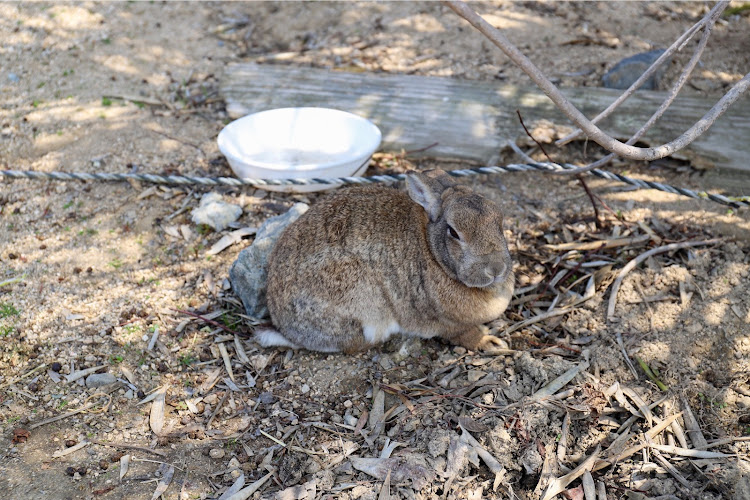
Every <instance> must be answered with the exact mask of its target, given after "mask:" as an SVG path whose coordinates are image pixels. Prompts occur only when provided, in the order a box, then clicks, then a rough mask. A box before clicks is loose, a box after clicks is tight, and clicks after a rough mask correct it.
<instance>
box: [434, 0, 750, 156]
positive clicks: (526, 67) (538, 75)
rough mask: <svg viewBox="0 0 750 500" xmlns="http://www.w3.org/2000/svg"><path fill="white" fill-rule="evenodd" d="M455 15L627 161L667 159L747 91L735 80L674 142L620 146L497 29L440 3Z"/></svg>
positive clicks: (749, 81) (746, 81) (462, 8)
mask: <svg viewBox="0 0 750 500" xmlns="http://www.w3.org/2000/svg"><path fill="white" fill-rule="evenodd" d="M444 3H445V4H446V5H448V6H449V7H450V8H451V9H453V11H454V12H456V13H457V14H458V15H459V16H461V17H463V18H464V19H466V20H467V21H468V22H469V23H470V24H471V25H472V26H474V27H475V28H477V29H478V30H479V31H480V32H481V33H482V34H484V35H485V36H486V37H487V38H488V39H489V40H490V41H491V42H492V43H494V44H495V45H496V46H497V47H498V48H499V49H500V50H502V51H503V52H504V53H505V54H506V55H507V56H508V57H509V58H510V59H511V60H512V61H513V62H514V63H516V64H517V65H518V66H519V67H520V68H521V69H522V70H523V71H524V72H525V73H526V74H527V75H529V77H530V78H531V79H532V80H533V81H534V83H536V84H537V86H538V87H539V88H540V89H541V90H542V91H543V92H544V93H545V94H546V95H547V97H549V98H550V99H551V100H552V102H554V103H555V105H556V106H557V107H558V108H559V109H560V111H562V112H563V113H565V115H566V116H567V117H568V118H570V119H571V120H572V121H573V123H575V124H576V125H577V126H578V127H580V129H581V130H583V132H584V133H585V134H586V135H587V136H588V137H589V138H590V139H591V140H593V141H594V142H596V143H597V144H599V145H600V146H602V147H603V148H604V149H606V150H608V151H611V152H613V153H615V154H617V155H619V156H622V157H624V158H628V159H631V160H658V159H659V158H664V157H665V156H669V155H671V154H673V153H675V152H676V151H679V150H680V149H682V148H684V147H685V146H687V145H688V144H690V143H691V142H693V141H694V140H695V139H696V138H697V137H699V136H700V135H701V134H703V133H704V132H705V131H706V130H708V128H709V127H710V126H711V125H712V124H713V123H714V122H715V121H716V119H717V118H718V117H719V116H721V115H722V114H723V113H724V112H725V111H726V110H727V108H729V106H731V105H732V103H734V102H735V101H736V100H737V99H738V98H739V97H740V96H741V95H742V93H743V92H745V91H746V90H747V89H748V88H750V73H748V74H747V75H745V76H744V77H743V78H742V79H741V80H740V81H738V82H737V83H736V84H735V85H734V86H733V87H732V88H731V89H730V90H729V92H727V93H726V94H725V95H724V96H723V97H722V98H721V99H720V100H719V102H717V103H716V104H715V105H714V106H713V107H712V108H711V109H710V110H709V111H708V112H707V113H706V114H705V115H703V117H702V118H701V119H699V120H698V121H697V122H696V123H695V124H694V125H693V126H692V127H690V128H689V129H688V130H687V131H686V132H685V133H684V134H682V135H681V136H680V137H678V138H677V139H675V140H673V141H672V142H669V143H667V144H662V145H661V146H657V147H654V148H637V147H634V146H630V145H627V144H624V143H622V142H620V141H618V140H616V139H614V138H612V137H611V136H609V135H607V134H606V133H605V132H604V131H602V130H601V129H600V128H599V127H597V126H596V125H594V124H593V123H591V121H590V120H589V119H588V118H586V117H585V116H584V115H583V113H581V112H580V111H579V110H578V109H577V108H576V107H575V106H573V105H572V104H571V103H570V101H568V99H567V98H566V97H565V96H564V95H563V94H562V93H561V92H560V90H559V89H558V88H557V87H556V86H555V85H554V84H553V83H552V82H550V81H549V79H547V77H545V76H544V74H543V73H542V72H541V71H540V70H539V68H537V67H536V66H535V65H534V63H532V62H531V61H530V60H529V58H527V57H526V56H525V55H523V53H521V51H520V50H518V49H517V48H516V47H515V46H514V45H513V44H512V43H511V42H510V40H508V39H507V38H506V37H505V36H504V35H503V34H502V33H501V32H500V31H499V30H498V29H496V28H494V27H493V26H492V25H490V24H489V23H487V21H485V20H484V19H482V18H481V17H480V16H479V15H478V14H477V13H476V12H474V11H473V10H472V9H471V8H469V6H467V5H466V4H465V3H463V2H459V1H452V0H451V1H448V0H446V1H445V2H444Z"/></svg>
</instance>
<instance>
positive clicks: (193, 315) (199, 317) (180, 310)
mask: <svg viewBox="0 0 750 500" xmlns="http://www.w3.org/2000/svg"><path fill="white" fill-rule="evenodd" d="M172 310H173V311H177V312H178V313H182V314H187V315H188V316H192V317H194V318H198V319H199V320H201V321H205V322H206V323H208V324H209V325H214V326H215V327H217V328H221V329H222V330H225V331H227V332H229V333H231V334H232V335H237V332H235V331H234V330H232V329H230V328H227V327H226V326H224V325H222V324H221V323H219V322H217V321H214V320H212V319H208V318H206V317H203V316H201V315H200V314H196V313H194V312H190V311H185V310H184V309H174V308H173V309H172Z"/></svg>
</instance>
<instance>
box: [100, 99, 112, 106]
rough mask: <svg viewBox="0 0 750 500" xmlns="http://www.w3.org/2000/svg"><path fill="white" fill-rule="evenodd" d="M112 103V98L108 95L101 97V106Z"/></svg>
mask: <svg viewBox="0 0 750 500" xmlns="http://www.w3.org/2000/svg"><path fill="white" fill-rule="evenodd" d="M111 105H112V99H110V98H109V97H102V106H111Z"/></svg>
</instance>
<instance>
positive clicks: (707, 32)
mask: <svg viewBox="0 0 750 500" xmlns="http://www.w3.org/2000/svg"><path fill="white" fill-rule="evenodd" d="M728 3H729V2H728V1H723V2H719V3H718V4H717V5H716V7H714V9H713V10H711V12H713V14H712V15H711V17H710V18H709V19H708V22H706V24H705V26H704V28H703V36H702V37H701V40H700V42H699V43H698V46H697V47H696V49H695V52H694V53H693V57H691V58H690V61H688V63H687V65H686V66H685V69H683V70H682V73H681V74H680V76H679V78H677V81H675V83H674V85H673V86H672V88H671V89H670V91H669V93H668V94H667V98H666V99H664V102H662V103H661V105H660V106H659V108H658V109H657V110H656V111H655V112H654V114H653V115H651V118H649V119H648V121H647V122H646V123H644V124H643V126H642V127H641V128H640V129H639V130H638V132H636V133H635V134H633V136H632V137H631V138H630V139H628V141H627V142H626V143H625V144H628V145H632V144H635V142H636V141H637V140H638V139H640V138H641V137H643V134H645V133H646V132H647V131H648V129H650V128H651V127H652V126H653V124H654V123H656V121H657V120H659V118H661V117H662V115H663V114H664V112H665V111H667V108H669V106H671V105H672V103H673V102H674V100H675V98H676V97H677V94H679V93H680V90H682V87H683V86H684V85H685V82H687V79H688V77H689V76H690V73H692V72H693V69H694V68H695V65H696V64H698V61H700V58H701V56H702V55H703V50H704V49H705V48H706V44H707V43H708V38H709V37H710V36H711V28H712V27H713V25H714V23H715V22H716V19H718V18H719V16H720V15H721V12H722V10H724V7H726V4H728ZM722 4H724V7H722V8H721V9H719V8H718V7H719V6H721V5H722ZM614 157H615V155H614V153H610V154H608V155H607V156H605V157H604V158H601V159H599V160H597V161H595V162H593V163H591V164H590V165H586V166H585V167H582V168H580V169H578V171H579V172H588V171H589V170H593V169H595V168H599V167H603V166H604V165H606V164H607V163H609V162H610V161H611V160H612V158H614Z"/></svg>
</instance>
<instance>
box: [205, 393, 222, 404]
mask: <svg viewBox="0 0 750 500" xmlns="http://www.w3.org/2000/svg"><path fill="white" fill-rule="evenodd" d="M203 401H205V402H206V403H207V404H210V405H215V404H216V403H217V402H218V401H219V396H217V395H216V393H212V394H209V395H208V396H206V397H205V398H203Z"/></svg>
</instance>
